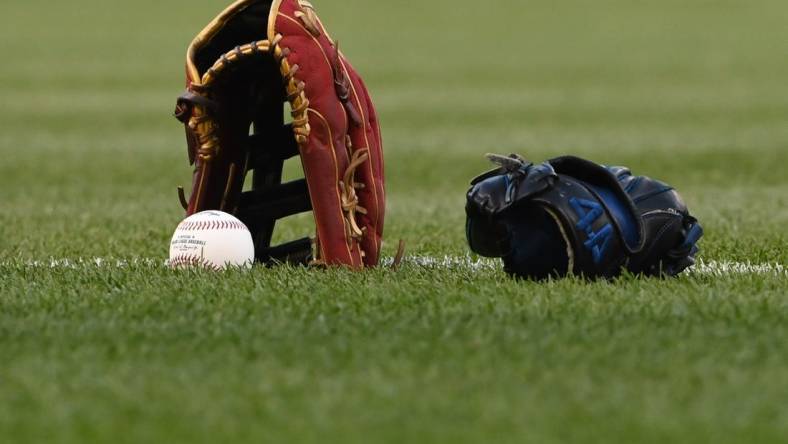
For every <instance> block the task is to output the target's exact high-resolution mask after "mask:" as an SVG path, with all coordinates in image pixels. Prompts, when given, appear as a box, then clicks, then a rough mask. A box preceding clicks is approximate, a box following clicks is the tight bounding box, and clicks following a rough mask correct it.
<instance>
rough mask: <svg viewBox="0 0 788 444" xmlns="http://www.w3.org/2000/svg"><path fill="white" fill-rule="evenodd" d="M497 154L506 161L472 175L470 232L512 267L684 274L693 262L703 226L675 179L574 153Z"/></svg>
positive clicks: (593, 274)
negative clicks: (532, 158) (540, 157)
mask: <svg viewBox="0 0 788 444" xmlns="http://www.w3.org/2000/svg"><path fill="white" fill-rule="evenodd" d="M488 156H489V158H490V159H491V160H492V161H493V162H494V163H496V164H498V165H499V166H500V168H498V169H495V170H493V171H490V172H488V173H486V174H483V175H481V176H479V177H477V178H476V179H474V180H473V182H472V186H471V189H470V190H469V191H468V194H467V205H466V213H467V224H466V234H467V237H468V243H469V244H470V247H471V249H472V250H473V251H474V252H476V253H478V254H480V255H482V256H488V257H501V258H503V263H504V268H505V270H506V271H507V272H508V273H510V274H512V275H516V276H520V277H524V278H532V279H544V278H547V277H550V276H552V277H561V276H565V275H567V274H575V275H583V276H586V277H589V278H599V277H602V278H610V277H615V276H617V275H619V274H620V273H621V272H622V270H628V271H629V272H631V273H633V274H643V275H649V276H675V275H677V274H679V273H681V272H682V271H683V270H684V269H686V268H687V267H689V266H690V265H692V264H694V262H695V255H696V253H697V252H698V248H697V246H696V243H697V241H698V239H700V237H701V236H702V235H703V230H702V228H701V226H700V225H699V224H698V222H697V220H696V219H695V218H694V217H692V216H690V214H689V211H688V210H687V206H686V205H685V204H684V202H683V201H682V199H681V197H680V196H679V195H678V193H677V192H676V191H675V190H674V189H673V188H672V187H670V186H668V185H666V184H664V183H662V182H659V181H657V180H654V179H651V178H649V177H645V176H633V175H632V173H631V172H630V170H629V169H627V168H623V167H605V166H602V165H598V164H596V163H593V162H590V161H588V160H584V159H580V158H577V157H572V156H566V157H559V158H556V159H552V160H549V161H547V162H544V163H542V164H538V165H537V164H533V163H530V162H527V161H526V160H524V159H523V158H521V157H519V156H517V155H514V154H513V155H511V156H509V157H504V156H497V155H488Z"/></svg>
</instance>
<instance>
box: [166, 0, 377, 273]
mask: <svg viewBox="0 0 788 444" xmlns="http://www.w3.org/2000/svg"><path fill="white" fill-rule="evenodd" d="M285 106H288V107H289V111H290V115H291V116H292V119H288V120H289V122H286V121H285V117H284V116H285V110H286V108H285ZM175 116H176V117H177V118H178V120H180V121H181V122H183V123H184V124H185V127H186V139H187V145H188V153H189V161H190V163H191V164H193V165H194V175H193V183H192V193H191V196H190V197H189V198H188V199H186V196H185V193H184V192H183V189H182V188H181V189H180V193H179V194H180V199H181V203H182V205H183V206H184V209H185V210H186V212H187V215H191V214H194V213H196V212H200V211H203V210H221V211H225V212H228V213H232V214H234V215H235V216H237V217H238V218H239V219H240V220H241V221H243V222H244V223H245V224H246V225H247V227H249V230H250V231H251V232H252V235H253V237H254V240H255V250H256V251H255V256H256V259H257V260H258V261H260V262H264V263H274V262H280V261H287V262H296V263H312V264H314V263H317V264H326V265H345V266H348V267H351V268H355V269H359V268H363V267H365V266H375V265H376V264H377V263H378V259H379V253H380V244H381V237H382V233H383V218H384V211H385V191H384V178H383V154H382V147H381V137H380V128H379V126H378V120H377V116H376V114H375V108H374V107H373V105H372V101H371V100H370V97H369V94H368V92H367V89H366V87H365V86H364V83H363V82H362V80H361V78H360V77H359V75H358V74H357V73H356V71H355V70H354V69H353V67H352V66H351V65H350V63H348V61H347V59H345V57H344V55H343V54H342V53H341V52H340V51H339V47H338V44H337V42H336V41H335V40H333V39H332V38H331V37H330V36H329V35H328V33H327V32H326V30H325V28H324V27H323V24H322V23H321V21H320V19H319V18H318V17H317V15H316V14H315V10H314V7H313V6H312V5H311V4H310V3H309V2H307V1H306V0H274V1H262V0H239V1H236V2H235V3H233V4H232V5H231V6H229V7H228V8H227V9H226V10H225V11H224V12H222V13H221V14H220V15H219V16H218V17H216V18H215V19H214V20H213V21H212V22H211V23H210V24H209V25H208V26H207V27H206V28H205V29H204V30H203V31H202V32H200V34H199V35H198V36H197V37H196V38H195V39H194V41H193V42H192V44H191V45H190V46H189V49H188V54H187V59H186V92H185V93H184V94H183V95H181V96H180V97H179V98H178V102H177V107H176V110H175ZM295 156H300V159H301V164H302V166H303V170H304V176H305V179H301V180H296V181H292V182H287V183H282V169H283V164H284V162H285V160H287V159H289V158H291V157H295ZM249 172H251V174H250V176H251V185H248V186H247V187H246V190H245V188H244V182H245V179H246V178H247V175H248V174H247V173H249ZM308 211H312V212H313V214H314V219H315V225H316V232H317V233H316V237H315V238H309V237H306V238H304V239H301V240H296V241H293V242H289V243H286V244H284V245H280V246H276V247H272V246H271V238H272V235H273V232H274V225H275V224H276V221H277V220H279V219H282V218H285V217H288V216H291V215H295V214H298V213H303V212H308Z"/></svg>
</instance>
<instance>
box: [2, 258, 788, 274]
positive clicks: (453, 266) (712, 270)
mask: <svg viewBox="0 0 788 444" xmlns="http://www.w3.org/2000/svg"><path fill="white" fill-rule="evenodd" d="M381 262H382V264H383V265H386V266H387V265H391V263H392V262H393V259H392V258H390V257H388V258H383V260H382V261H381ZM403 264H404V265H411V266H417V267H423V268H427V269H435V270H457V271H463V270H465V271H496V270H499V269H500V268H501V262H500V260H497V259H488V258H475V257H471V256H449V255H446V256H407V257H406V258H405V259H404V260H403ZM0 266H2V267H18V266H25V267H30V268H42V269H45V268H50V269H87V268H128V267H145V268H166V267H167V260H165V259H157V258H133V259H114V258H101V257H94V258H75V259H69V258H50V259H42V260H30V261H5V262H0ZM687 272H688V273H689V274H691V275H701V276H720V277H722V276H737V275H738V276H742V275H760V276H788V267H786V266H785V265H783V264H779V263H750V262H736V261H725V260H722V261H719V260H709V261H705V260H699V261H698V263H696V264H695V265H694V266H693V267H691V268H690V269H688V270H687Z"/></svg>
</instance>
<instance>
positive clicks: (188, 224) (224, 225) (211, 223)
mask: <svg viewBox="0 0 788 444" xmlns="http://www.w3.org/2000/svg"><path fill="white" fill-rule="evenodd" d="M253 262H254V242H252V234H251V233H250V232H249V229H248V228H246V225H244V224H243V222H241V221H240V220H238V219H236V218H235V217H233V216H232V215H230V214H227V213H223V212H221V211H203V212H201V213H197V214H194V215H191V216H189V217H187V218H186V219H184V220H183V221H182V222H181V223H180V224H178V228H176V229H175V234H173V235H172V241H170V260H169V265H170V267H172V268H184V267H193V266H197V267H204V268H208V269H213V270H222V269H225V268H228V267H244V268H248V267H251V266H252V263H253Z"/></svg>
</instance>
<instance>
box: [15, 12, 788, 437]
mask: <svg viewBox="0 0 788 444" xmlns="http://www.w3.org/2000/svg"><path fill="white" fill-rule="evenodd" d="M314 3H316V7H317V10H318V11H319V12H320V14H321V17H322V19H323V21H324V22H325V23H326V25H327V26H328V27H329V29H330V30H331V32H332V34H334V35H335V36H338V37H339V38H340V40H341V41H342V47H343V49H344V51H345V52H346V53H347V54H348V56H349V57H350V58H351V60H353V62H354V64H355V65H357V68H358V69H359V70H360V71H361V72H362V73H364V75H365V79H366V80H367V83H368V85H369V86H370V89H371V91H372V93H373V97H374V98H375V99H376V103H377V105H378V108H379V111H380V114H381V120H382V126H383V135H384V139H385V143H386V146H385V148H386V153H387V178H388V196H389V203H388V214H387V221H386V222H387V227H386V236H387V243H386V244H385V249H384V252H385V254H386V255H388V256H391V255H392V254H393V251H394V248H395V246H396V241H397V240H399V239H400V238H402V239H405V240H406V241H407V243H408V252H409V254H410V255H411V256H412V257H413V256H421V257H427V258H429V257H435V258H442V257H444V256H449V257H450V258H454V259H451V260H450V261H449V262H452V263H454V265H441V264H436V265H423V264H421V265H419V264H418V263H416V261H415V260H413V259H411V260H410V261H409V262H407V263H406V265H405V266H404V267H403V268H402V269H401V270H399V271H397V272H394V271H391V270H387V269H380V270H373V271H370V272H366V273H362V274H354V273H350V272H347V271H342V270H331V271H317V270H305V269H295V268H279V269H273V270H269V269H263V268H257V269H255V270H253V271H252V272H250V273H242V274H237V273H224V274H213V273H202V272H172V271H170V270H168V269H166V268H165V267H164V266H163V265H162V263H163V261H164V259H165V258H166V254H167V248H168V241H169V237H170V236H171V234H172V230H173V229H174V227H175V225H176V224H177V223H178V221H179V220H180V218H181V217H182V211H181V209H180V206H179V204H178V200H177V197H176V193H175V187H176V186H177V185H179V184H187V183H188V182H189V176H190V168H189V167H188V165H187V159H186V152H185V148H184V147H183V140H182V138H183V137H182V129H181V127H180V126H179V124H178V123H177V122H176V121H175V119H173V118H172V117H171V112H172V108H173V107H174V99H175V97H176V96H177V95H178V94H179V93H180V92H181V88H182V84H183V79H182V71H183V67H182V65H183V54H184V52H185V48H186V45H187V43H188V42H189V41H190V39H191V38H192V37H193V35H194V34H195V33H196V32H197V31H198V30H199V29H200V28H201V27H202V26H203V25H204V24H205V23H207V21H208V20H209V19H210V18H212V16H213V15H214V14H215V13H216V12H218V10H219V9H221V8H222V7H223V5H224V2H221V1H188V2H187V1H184V0H168V1H151V0H138V1H135V2H127V1H118V0H103V1H99V0H78V1H75V2H51V1H43V0H25V1H22V0H10V1H6V2H5V3H4V4H3V6H2V7H0V41H2V43H3V49H4V63H3V65H2V67H0V154H1V155H2V156H1V157H0V442H3V443H33V442H35V443H44V442H46V443H90V442H115V443H131V442H151V443H166V442H188V443H217V442H229V443H235V442H279V443H300V442H321V443H323V442H325V443H329V442H331V443H334V442H336V443H369V442H386V443H400V442H417V443H428V442H452V443H477V442H534V443H559V442H586V443H610V442H627V443H641V442H643V443H662V442H693V443H694V442H714V443H759V442H764V443H769V442H774V443H777V442H785V438H786V436H788V296H786V293H787V291H786V289H788V274H786V272H785V271H784V268H782V269H780V268H779V267H780V266H784V265H785V264H788V167H787V166H786V165H788V82H787V80H786V79H788V57H786V55H788V28H786V26H785V24H786V22H788V3H786V2H785V1H783V0H750V1H745V0H741V1H736V0H717V1H713V0H708V1H701V0H693V1H677V0H663V1H659V2H656V1H654V2H647V1H641V0H636V1H632V0H629V1H625V0H597V1H593V2H592V1H582V0H576V1H563V2H557V1H550V0H540V1H523V0H497V1H493V2H476V1H474V2H472V1H470V0H453V1H449V0H434V1H429V2H413V1H381V0H372V1H370V0H343V1H327V0H317V1H316V2H314ZM487 3H489V4H487ZM489 151H493V152H519V153H521V154H523V155H526V156H527V157H529V158H531V159H533V160H542V159H544V158H548V157H550V156H556V155H560V154H564V153H574V154H577V155H581V156H587V157H590V158H592V159H594V160H597V161H600V162H606V163H613V164H625V165H628V166H630V167H632V168H633V170H634V171H635V172H636V173H640V174H649V175H652V176H657V177H660V178H661V179H663V180H665V181H668V182H670V183H671V184H673V185H675V186H676V187H677V188H678V189H679V190H680V191H681V192H682V194H683V195H684V197H685V199H686V200H687V201H688V203H689V205H690V208H691V209H692V211H693V213H694V214H695V215H696V216H697V217H698V218H699V219H700V220H701V222H702V223H703V225H704V227H705V229H706V237H704V239H703V241H702V243H701V246H702V248H703V252H702V256H701V257H702V259H703V260H704V261H705V263H706V264H707V270H706V272H694V273H689V274H686V275H684V276H682V277H680V278H678V279H674V280H667V281H662V280H652V279H637V278H633V277H625V278H621V279H619V280H616V281H613V282H596V283H587V282H582V281H579V280H573V279H572V280H565V281H560V282H548V283H529V282H514V281H511V280H509V279H508V278H507V277H506V276H505V275H504V274H503V273H502V272H501V271H500V268H499V267H496V266H490V264H489V263H484V266H480V267H473V266H471V265H469V264H463V263H462V260H461V258H462V257H464V256H465V255H466V254H467V247H466V246H465V240H464V231H463V223H464V212H463V203H464V192H465V190H466V187H467V182H468V180H469V179H470V178H471V177H472V176H473V175H475V174H476V173H478V172H480V171H483V170H484V169H486V168H487V165H486V164H485V161H484V159H483V157H482V155H483V154H484V153H485V152H489ZM289 171H290V174H293V175H294V174H296V172H297V171H298V166H297V165H289ZM311 229H312V228H311V221H310V219H309V218H308V217H302V218H297V219H296V220H294V221H291V223H289V224H287V225H286V226H285V227H283V229H282V231H281V232H280V233H278V236H279V238H280V239H289V238H293V237H294V236H296V235H297V234H307V233H308V232H309V230H311ZM94 257H102V258H110V259H111V260H110V261H108V262H109V263H104V264H102V265H100V266H98V265H95V264H93V263H91V262H90V261H87V262H81V263H80V262H73V261H76V260H78V259H79V258H88V259H89V258H94ZM151 258H152V259H155V261H153V262H149V261H147V259H151ZM51 259H56V260H58V261H60V262H57V263H56V264H55V265H54V266H50V260H51ZM63 259H70V260H72V262H71V265H70V266H65V265H64V263H63V262H62V260H63ZM135 259H137V260H141V261H139V262H135V261H134V260H135ZM116 260H123V261H127V264H126V265H123V266H120V265H118V264H117V263H116ZM473 260H475V259H474V258H471V259H470V261H471V262H472V261H473ZM35 261H38V262H35ZM422 262H423V261H422ZM726 262H728V263H733V264H734V266H733V267H732V268H733V271H726V270H725V269H724V267H723V266H722V265H721V264H722V263H726ZM747 263H749V264H751V265H753V266H750V267H747V266H745V265H744V264H747ZM765 264H771V267H765V266H764V265H765Z"/></svg>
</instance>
